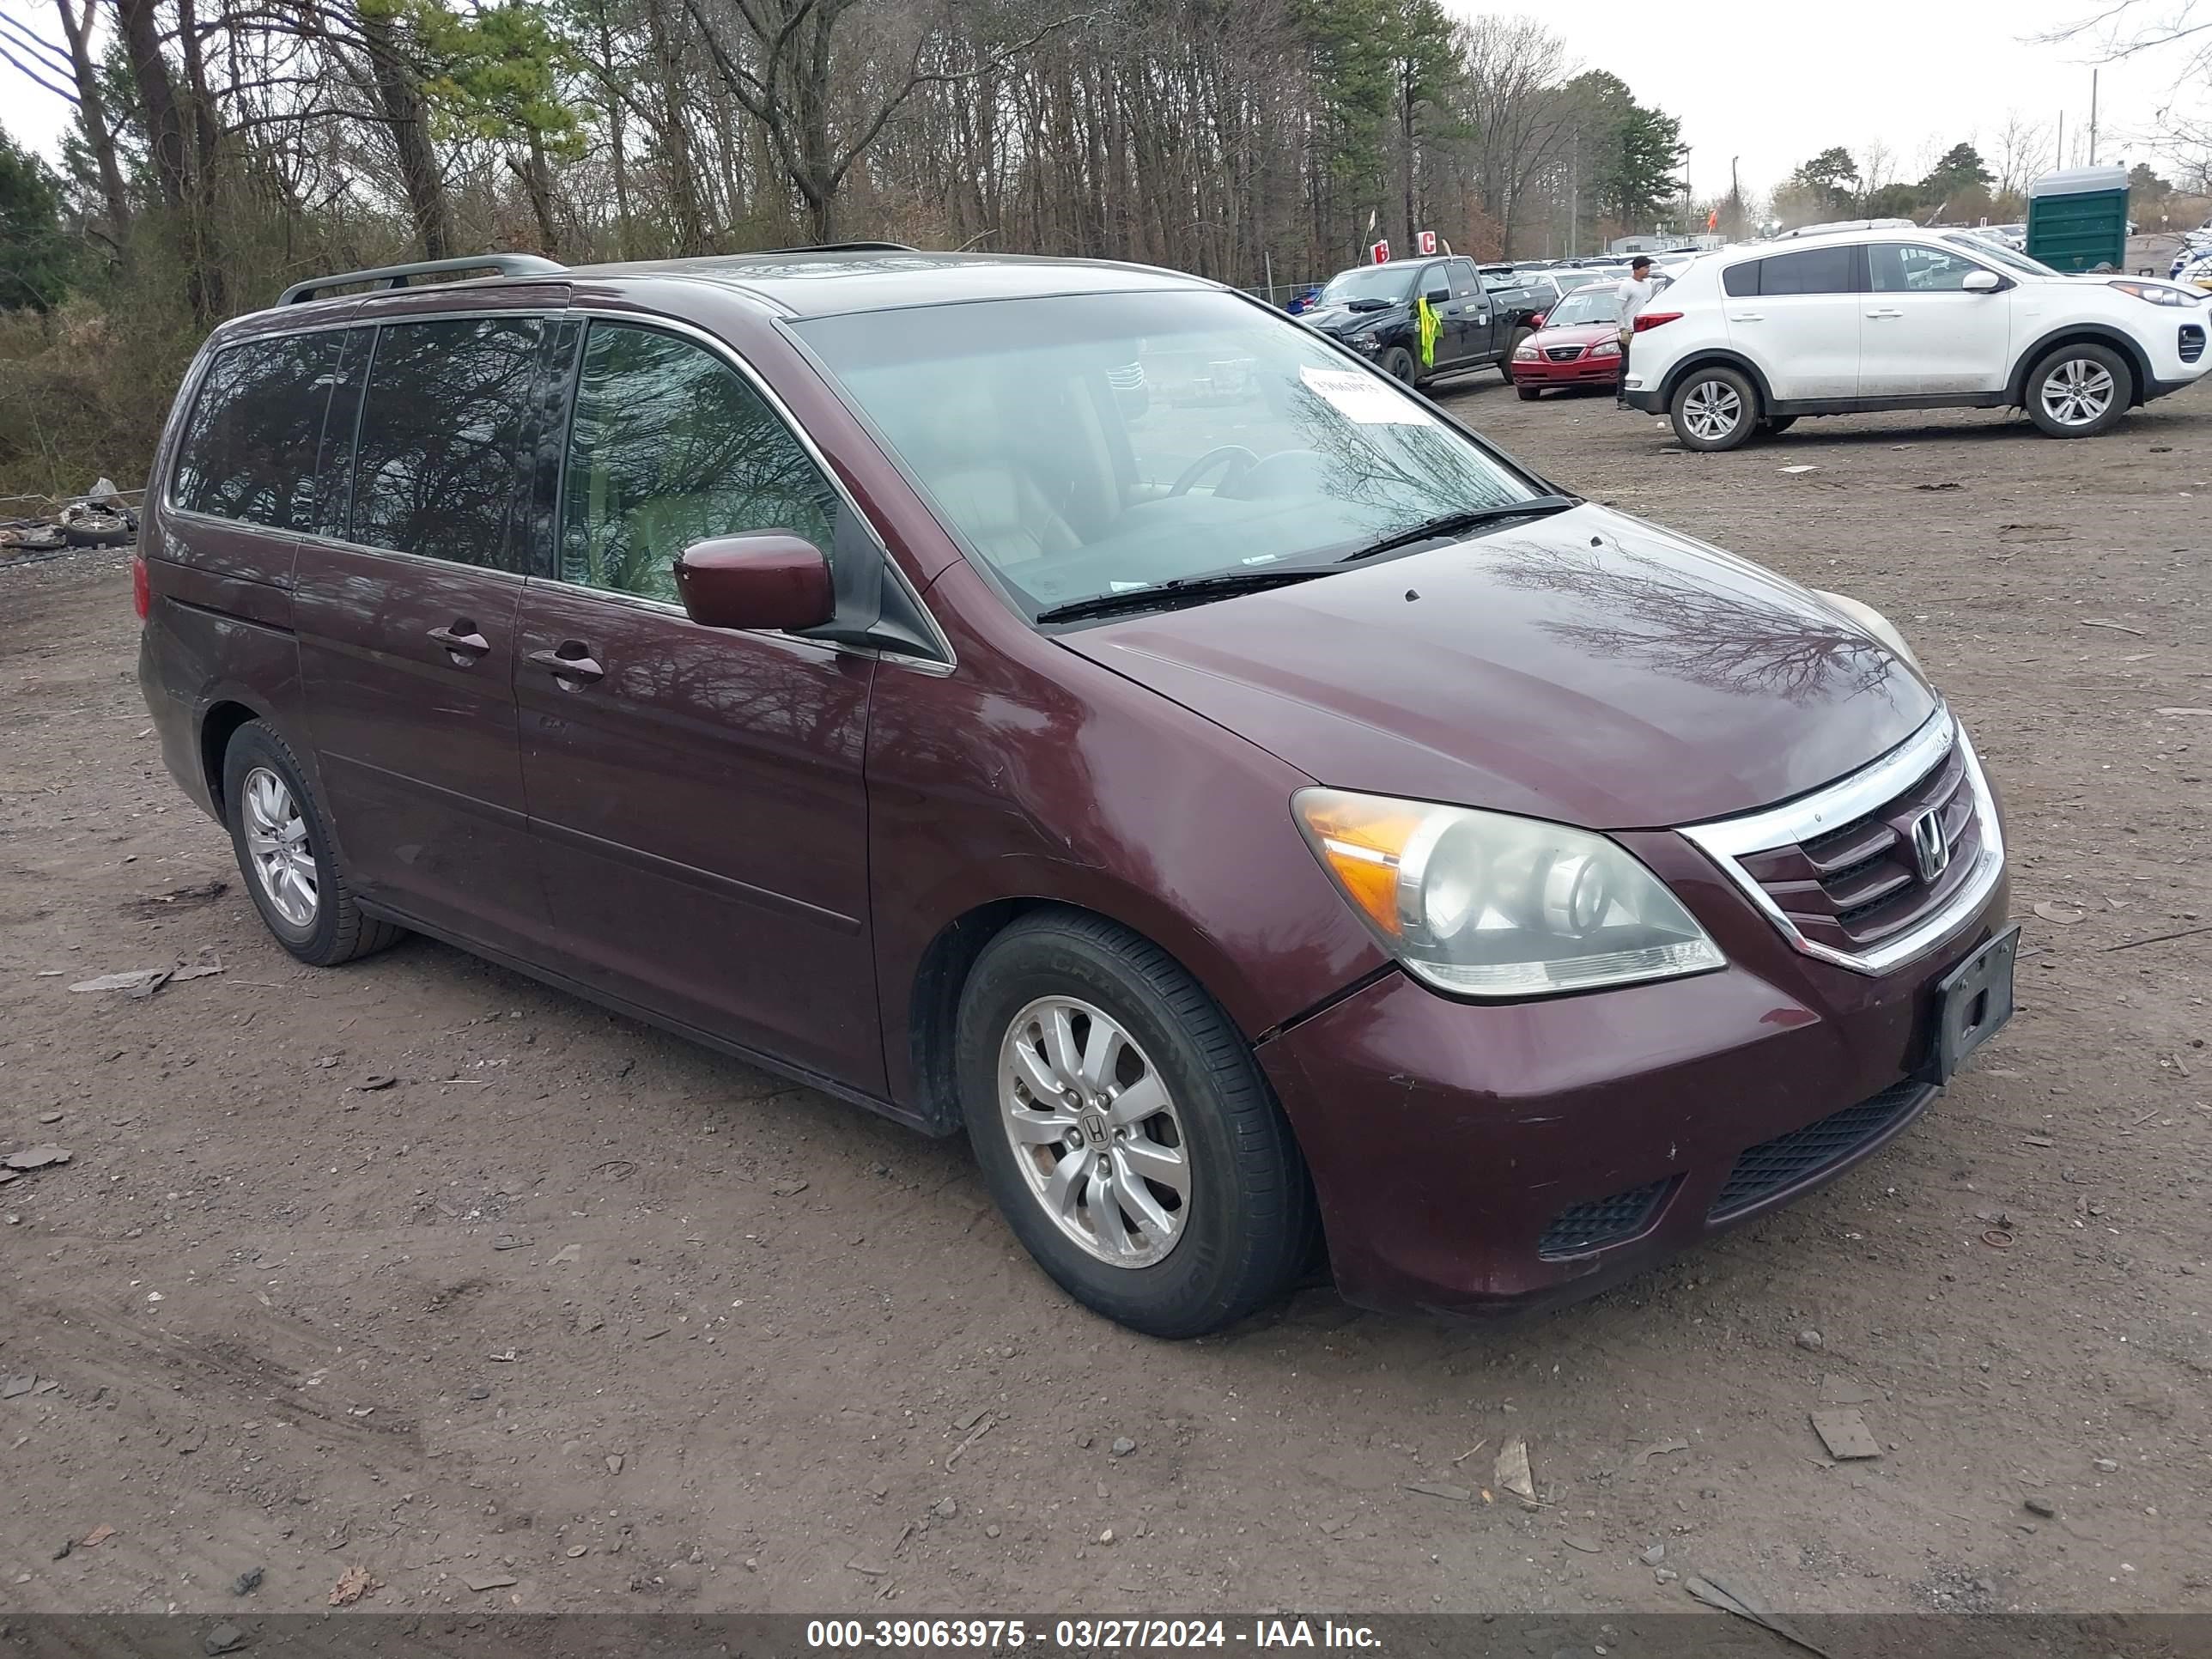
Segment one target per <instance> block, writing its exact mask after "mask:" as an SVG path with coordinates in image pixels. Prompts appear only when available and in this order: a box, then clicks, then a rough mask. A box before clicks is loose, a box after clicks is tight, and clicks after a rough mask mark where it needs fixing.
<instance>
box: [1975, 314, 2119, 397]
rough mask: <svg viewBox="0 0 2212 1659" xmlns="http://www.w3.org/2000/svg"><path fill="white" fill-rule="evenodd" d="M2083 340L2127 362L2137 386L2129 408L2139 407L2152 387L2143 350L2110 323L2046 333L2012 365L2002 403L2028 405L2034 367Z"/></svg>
mask: <svg viewBox="0 0 2212 1659" xmlns="http://www.w3.org/2000/svg"><path fill="white" fill-rule="evenodd" d="M2082 340H2094V341H2095V342H2096V343H2098V344H2099V345H2104V346H2110V347H2111V348H2112V349H2113V350H2115V351H2117V352H2118V353H2119V354H2120V356H2123V357H2124V358H2126V359H2127V362H2128V372H2129V373H2130V374H2132V375H2134V376H2135V382H2136V383H2135V386H2134V388H2133V395H2132V397H2131V398H2130V399H2129V404H2130V407H2133V406H2135V405H2136V404H2141V403H2142V401H2143V398H2144V397H2145V396H2146V395H2147V393H2148V388H2149V386H2150V383H2151V375H2150V364H2149V362H2148V360H2147V359H2145V357H2144V356H2143V355H2142V347H2141V346H2139V345H2137V344H2136V342H2135V341H2134V340H2133V339H2131V338H2130V337H2129V336H2128V335H2127V333H2126V332H2125V331H2123V330H2120V329H2117V328H2114V327H2113V326H2112V325H2111V324H2109V323H2062V324H2061V325H2058V326H2057V327H2056V328H2053V329H2051V330H2049V331H2046V332H2045V334H2044V335H2043V336H2042V337H2041V338H2039V339H2038V340H2037V341H2036V342H2035V343H2033V345H2031V346H2029V347H2028V348H2027V350H2025V351H2023V352H2021V355H2020V356H2019V358H2018V359H2017V360H2016V361H2015V362H2014V363H2013V366H2012V377H2011V379H2009V380H2007V381H2006V382H2005V402H2006V403H2007V404H2012V405H2015V406H2024V405H2025V404H2027V377H2028V375H2029V374H2032V373H2033V371H2034V368H2035V366H2036V364H2038V363H2039V362H2042V361H2043V359H2044V358H2045V356H2049V355H2050V353H2051V349H2052V348H2053V347H2056V346H2061V345H2066V344H2070V343H2075V342H2078V341H2082Z"/></svg>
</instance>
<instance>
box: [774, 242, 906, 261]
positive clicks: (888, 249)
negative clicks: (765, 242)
mask: <svg viewBox="0 0 2212 1659" xmlns="http://www.w3.org/2000/svg"><path fill="white" fill-rule="evenodd" d="M919 252H921V249H920V248H918V247H909V246H907V244H905V243H904V242H816V243H814V244H813V245H812V246H807V247H747V248H739V249H738V250H736V252H735V253H734V254H733V255H732V257H733V258H739V259H745V258H752V257H753V256H755V255H757V254H759V255H766V254H770V253H919Z"/></svg>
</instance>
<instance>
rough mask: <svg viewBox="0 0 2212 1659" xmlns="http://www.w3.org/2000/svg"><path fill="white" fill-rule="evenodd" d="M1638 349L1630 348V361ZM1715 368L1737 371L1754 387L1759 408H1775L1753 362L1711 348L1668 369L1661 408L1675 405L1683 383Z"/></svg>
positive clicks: (1726, 351)
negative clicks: (1757, 395)
mask: <svg viewBox="0 0 2212 1659" xmlns="http://www.w3.org/2000/svg"><path fill="white" fill-rule="evenodd" d="M1635 355H1636V349H1635V347H1633V346H1631V347H1630V348H1629V357H1630V361H1632V362H1633V361H1634V359H1635ZM1716 364H1718V365H1721V366H1723V367H1725V368H1733V369H1735V370H1737V371H1738V372H1739V373H1741V374H1745V375H1747V376H1748V377H1749V378H1750V380H1751V384H1752V386H1753V387H1754V388H1755V389H1756V390H1757V391H1758V392H1759V409H1760V410H1762V411H1764V410H1769V409H1771V408H1772V407H1773V406H1774V389H1773V388H1772V387H1771V386H1768V385H1767V383H1766V376H1765V374H1762V373H1761V372H1760V371H1759V365H1758V364H1756V363H1754V362H1752V361H1751V359H1750V358H1748V357H1747V356H1744V355H1743V354H1742V353H1741V352H1740V351H1731V350H1729V349H1727V348H1726V347H1724V346H1712V347H1708V348H1706V349H1703V350H1699V351H1697V352H1693V353H1692V355H1691V356H1690V357H1689V359H1688V360H1687V361H1686V362H1682V363H1680V364H1679V365H1677V366H1676V367H1675V368H1671V369H1669V370H1668V372H1667V380H1666V383H1665V385H1664V386H1662V388H1661V390H1660V393H1659V397H1660V400H1661V402H1662V404H1673V402H1674V388H1675V387H1677V386H1680V385H1681V384H1682V382H1683V380H1685V379H1686V378H1687V377H1688V376H1689V375H1690V374H1692V372H1693V371H1695V370H1698V369H1700V368H1713V367H1714V366H1715V365H1716Z"/></svg>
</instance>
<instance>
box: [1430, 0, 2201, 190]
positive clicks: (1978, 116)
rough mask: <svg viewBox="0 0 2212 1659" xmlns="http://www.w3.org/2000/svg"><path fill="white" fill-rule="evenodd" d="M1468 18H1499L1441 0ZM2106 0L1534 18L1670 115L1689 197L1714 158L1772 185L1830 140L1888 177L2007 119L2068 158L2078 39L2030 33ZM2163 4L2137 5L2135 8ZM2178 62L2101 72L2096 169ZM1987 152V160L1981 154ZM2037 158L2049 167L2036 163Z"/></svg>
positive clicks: (1714, 179) (1658, 5)
mask: <svg viewBox="0 0 2212 1659" xmlns="http://www.w3.org/2000/svg"><path fill="white" fill-rule="evenodd" d="M1446 3H1447V4H1449V5H1450V6H1451V7H1452V8H1453V9H1454V10H1455V11H1457V12H1459V13H1461V14H1462V15H1467V16H1470V17H1472V16H1475V15H1481V14H1484V13H1495V12H1498V11H1503V10H1511V9H1513V8H1510V7H1497V6H1489V5H1478V4H1474V3H1470V0H1446ZM2104 3H2105V0H1847V3H1834V0H1830V3H1825V4H1809V5H1808V4H1802V3H1795V4H1793V3H1789V0H1687V3H1684V0H1561V3H1559V4H1557V5H1553V6H1547V7H1544V8H1543V9H1541V11H1538V12H1536V13H1535V15H1539V16H1541V18H1542V20H1543V21H1544V23H1545V24H1546V25H1547V27H1550V28H1551V29H1553V31H1554V32H1555V33H1558V34H1559V35H1560V36H1562V37H1563V38H1564V39H1565V40H1566V43H1567V48H1568V50H1569V51H1570V52H1571V53H1573V55H1574V56H1575V58H1577V60H1578V62H1579V63H1580V64H1582V65H1583V66H1585V67H1589V68H1595V69H1605V70H1612V71H1613V73H1614V74H1615V75H1618V76H1620V78H1621V79H1622V80H1624V81H1626V82H1628V84H1629V87H1630V88H1631V89H1632V90H1633V91H1634V93H1635V94H1636V96H1637V98H1638V100H1639V101H1641V102H1643V103H1645V104H1656V105H1657V106H1659V107H1660V108H1662V109H1663V110H1665V111H1667V112H1668V114H1670V115H1675V116H1679V117H1680V118H1681V122H1682V138H1683V141H1684V142H1685V143H1687V144H1688V145H1689V146H1690V162H1689V173H1690V186H1691V193H1692V195H1695V196H1717V195H1719V194H1721V193H1722V192H1723V191H1726V190H1727V189H1728V182H1729V157H1730V156H1732V155H1733V156H1738V157H1741V169H1742V176H1743V183H1744V186H1745V188H1746V189H1747V190H1749V189H1751V188H1753V186H1756V187H1757V188H1759V189H1760V190H1768V189H1771V188H1772V187H1773V186H1774V185H1776V184H1777V183H1778V182H1779V181H1780V180H1781V179H1782V178H1783V176H1784V174H1786V173H1789V171H1790V169H1791V168H1792V167H1796V165H1797V164H1798V163H1799V162H1801V161H1805V160H1806V159H1807V158H1808V157H1810V156H1813V155H1818V154H1819V153H1820V151H1822V150H1824V149H1827V148H1828V147H1829V146H1830V145H1831V144H1841V145H1843V146H1844V148H1845V149H1849V150H1850V151H1852V152H1853V153H1854V154H1855V155H1856V154H1857V153H1858V152H1859V151H1860V150H1861V149H1863V146H1864V145H1865V143H1867V142H1868V141H1869V140H1870V139H1877V138H1878V139H1880V140H1881V141H1882V142H1883V143H1887V145H1888V146H1889V149H1890V150H1891V152H1892V153H1893V155H1895V156H1896V157H1897V167H1896V172H1897V173H1898V175H1899V177H1903V178H1918V177H1920V176H1921V175H1922V174H1923V173H1924V172H1925V171H1926V170H1927V169H1926V167H1925V166H1924V165H1923V164H1922V163H1923V153H1924V152H1925V151H1927V149H1928V148H1929V146H1930V145H1933V146H1934V147H1935V148H1936V150H1938V151H1941V150H1942V149H1948V148H1949V147H1950V146H1951V145H1953V144H1954V143H1959V142H1960V140H1962V139H1972V140H1977V141H1978V144H1977V147H1978V148H1979V149H1982V150H1983V151H1984V155H1987V154H1988V152H1990V150H1993V149H1995V148H1996V136H1997V134H1998V133H1999V131H2002V128H2003V127H2004V125H2005V120H2006V117H2007V115H2008V113H2009V112H2012V111H2015V110H2017V111H2019V112H2021V115H2022V116H2023V117H2025V118H2028V119H2030V120H2033V121H2038V122H2040V123H2041V124H2043V125H2044V126H2045V128H2046V129H2049V131H2048V132H2047V134H2046V137H2047V138H2048V139H2049V141H2050V142H2051V144H2052V146H2053V149H2054V153H2055V147H2056V142H2057V120H2058V113H2059V112H2060V111H2061V110H2063V111H2064V112H2065V113H2066V148H2067V152H2068V161H2069V165H2073V164H2076V163H2078V162H2080V161H2084V160H2086V159H2087V158H2086V155H2084V153H2083V151H2082V149H2079V148H2077V146H2076V142H2075V140H2076V136H2077V134H2078V135H2080V137H2082V138H2083V139H2084V140H2086V137H2087V126H2088V121H2089V65H2090V64H2091V63H2092V62H2093V61H2095V59H2096V58H2097V56H2098V54H2097V52H2096V50H2095V47H2094V46H2093V43H2092V42H2090V41H2087V40H2082V41H2075V42H2069V43H2066V44H2063V45H2058V46H2045V45H2041V44H2039V42H2038V41H2037V40H2035V38H2034V37H2036V36H2038V35H2040V34H2045V33H2050V32H2051V31H2052V30H2055V29H2058V28H2063V27H2065V26H2066V25H2068V24H2069V23H2072V22H2075V21H2079V20H2080V19H2081V18H2082V17H2083V16H2084V15H2091V14H2093V13H2095V12H2096V11H2099V10H2100V9H2103V5H2104ZM2153 5H2155V6H2156V7H2157V9H2160V10H2171V9H2173V0H2146V7H2145V9H2146V11H2148V9H2150V8H2151V6H2153ZM2178 70H2179V64H2177V63H2176V61H2175V59H2174V56H2173V54H2172V53H2171V52H2168V53H2164V54H2153V55H2150V56H2148V57H2145V58H2139V59H2136V60H2132V61H2130V62H2127V63H2123V64H2105V65H2103V67H2102V76H2101V81H2100V86H2099V89H2098V91H2099V97H2098V106H2099V119H2098V125H2099V129H2100V138H2099V143H2098V146H2097V149H2098V156H2097V159H2098V160H2099V161H2116V160H2119V159H2122V156H2123V155H2125V158H2126V159H2128V160H2130V161H2134V160H2143V159H2149V154H2148V148H2147V146H2145V145H2143V144H2142V143H2134V144H2132V145H2130V144H2127V143H2124V142H2123V141H2124V139H2125V138H2128V137H2134V136H2135V135H2136V134H2138V133H2141V132H2143V131H2148V130H2149V129H2151V128H2152V127H2153V126H2154V124H2155V112H2156V111H2157V110H2159V109H2160V108H2162V107H2165V106H2166V105H2168V104H2169V103H2172V101H2173V97H2172V85H2173V80H2174V76H2175V75H2176V73H2177V72H2178ZM1991 159H1994V158H1991ZM2046 165H2048V164H2047V163H2046Z"/></svg>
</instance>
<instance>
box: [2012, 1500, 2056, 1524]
mask: <svg viewBox="0 0 2212 1659" xmlns="http://www.w3.org/2000/svg"><path fill="white" fill-rule="evenodd" d="M2021 1507H2022V1508H2023V1509H2025V1510H2027V1512H2028V1513H2029V1514H2030V1515H2039V1516H2042V1517H2043V1518H2044V1519H2045V1520H2046V1521H2056V1520H2057V1518H2058V1505H2057V1504H2054V1503H2052V1502H2051V1500H2050V1499H2049V1498H2027V1499H2026V1500H2025V1501H2024V1502H2023V1503H2022V1504H2021Z"/></svg>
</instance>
